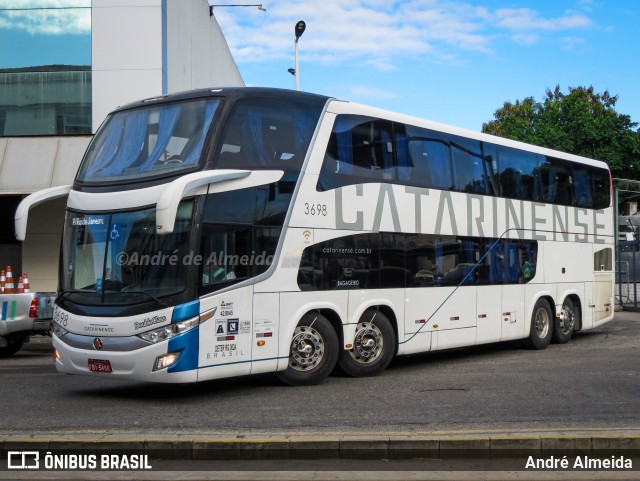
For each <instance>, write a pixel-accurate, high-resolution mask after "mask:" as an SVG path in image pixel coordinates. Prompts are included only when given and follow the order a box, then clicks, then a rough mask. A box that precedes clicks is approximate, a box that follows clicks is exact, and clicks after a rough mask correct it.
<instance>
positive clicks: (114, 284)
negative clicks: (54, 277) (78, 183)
mask: <svg viewBox="0 0 640 481" xmlns="http://www.w3.org/2000/svg"><path fill="white" fill-rule="evenodd" d="M192 215H193V201H192V200H189V201H183V202H182V203H181V204H180V207H179V209H178V216H177V218H176V225H175V229H174V232H173V233H172V234H170V235H163V236H160V235H158V234H156V232H155V231H156V225H155V209H145V210H140V211H133V212H119V213H114V214H80V213H74V212H69V213H68V214H67V221H66V225H65V235H64V245H63V253H62V256H63V259H62V283H61V288H62V291H63V294H64V293H65V291H66V292H68V293H69V296H70V297H72V298H73V301H74V302H78V303H80V304H84V303H96V302H99V303H101V304H115V305H122V304H135V303H139V302H146V301H149V300H150V299H154V298H160V297H166V296H170V295H175V294H178V293H180V292H181V291H183V290H184V289H185V288H186V279H187V276H186V275H185V272H183V269H185V266H184V265H183V264H184V263H183V262H181V260H182V259H183V258H184V257H185V255H187V254H188V251H189V239H190V230H191V218H192Z"/></svg>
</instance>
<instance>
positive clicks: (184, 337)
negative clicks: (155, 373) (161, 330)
mask: <svg viewBox="0 0 640 481" xmlns="http://www.w3.org/2000/svg"><path fill="white" fill-rule="evenodd" d="M199 337H200V328H199V327H196V328H195V329H191V330H190V331H187V332H185V333H184V334H180V335H179V336H176V337H172V338H171V339H169V346H168V348H167V353H170V352H179V353H180V357H178V361H177V362H176V363H175V364H174V365H173V366H170V367H169V369H167V372H184V371H191V370H193V369H198V346H199Z"/></svg>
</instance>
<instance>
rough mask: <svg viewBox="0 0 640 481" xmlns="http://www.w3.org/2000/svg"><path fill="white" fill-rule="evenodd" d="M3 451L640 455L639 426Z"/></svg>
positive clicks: (121, 442) (79, 442) (68, 438)
mask: <svg viewBox="0 0 640 481" xmlns="http://www.w3.org/2000/svg"><path fill="white" fill-rule="evenodd" d="M0 449H1V452H2V455H3V457H6V456H7V452H8V451H40V452H43V453H44V452H47V451H50V452H52V453H56V452H57V453H60V452H75V451H78V452H80V451H82V452H91V453H98V454H102V453H107V454H108V453H110V452H119V453H144V454H148V455H149V456H150V457H151V458H152V459H183V460H189V459H194V460H229V459H237V460H243V459H246V460H249V459H332V458H340V459H409V458H416V457H440V458H446V457H460V456H465V457H487V456H490V457H492V458H507V457H514V456H521V455H523V454H525V455H532V456H536V455H545V454H547V455H548V454H558V453H563V454H598V455H600V456H603V455H606V456H610V455H623V454H625V455H632V456H634V457H637V456H640V430H634V431H631V432H626V431H625V432H618V433H616V432H593V433H585V432H580V433H560V432H557V433H544V434H532V433H484V434H481V433H474V434H455V433H449V434H407V435H400V434H391V435H355V434H332V435H324V436H323V435H318V436H312V437H310V436H302V435H296V434H273V435H259V436H257V435H256V436H240V435H238V436H235V437H233V436H229V435H226V436H220V435H193V436H189V435H180V436H142V435H138V436H136V435H134V436H122V435H115V434H103V435H95V436H91V435H83V436H77V435H76V436H74V435H65V434H62V435H55V436H43V435H38V436H35V435H34V436H19V435H4V436H2V437H1V438H0Z"/></svg>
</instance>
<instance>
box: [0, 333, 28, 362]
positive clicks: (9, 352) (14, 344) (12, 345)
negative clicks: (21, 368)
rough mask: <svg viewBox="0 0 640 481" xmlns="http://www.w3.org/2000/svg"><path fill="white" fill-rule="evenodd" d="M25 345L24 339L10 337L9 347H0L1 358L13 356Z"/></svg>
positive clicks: (8, 340)
mask: <svg viewBox="0 0 640 481" xmlns="http://www.w3.org/2000/svg"><path fill="white" fill-rule="evenodd" d="M22 344H24V339H22V338H21V337H10V338H9V339H7V345H6V346H4V347H0V358H3V357H10V356H13V355H14V354H15V353H16V352H18V351H19V350H20V348H21V347H22Z"/></svg>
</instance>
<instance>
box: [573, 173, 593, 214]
mask: <svg viewBox="0 0 640 481" xmlns="http://www.w3.org/2000/svg"><path fill="white" fill-rule="evenodd" d="M573 187H574V191H575V195H576V202H575V205H577V206H578V207H589V208H590V207H592V206H593V194H592V183H591V172H590V171H589V169H587V168H586V167H584V166H580V165H578V164H573Z"/></svg>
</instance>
